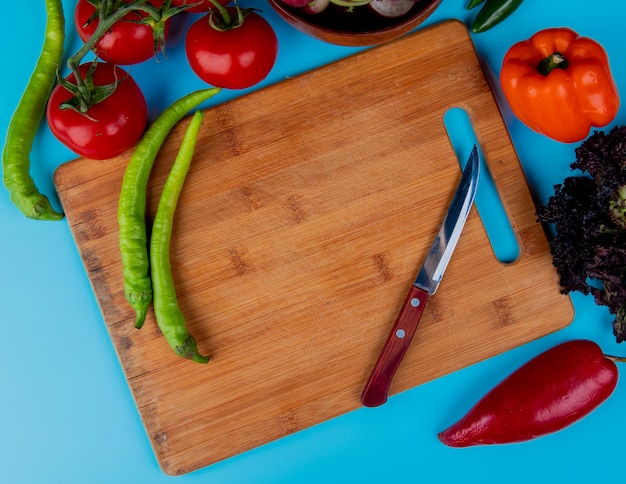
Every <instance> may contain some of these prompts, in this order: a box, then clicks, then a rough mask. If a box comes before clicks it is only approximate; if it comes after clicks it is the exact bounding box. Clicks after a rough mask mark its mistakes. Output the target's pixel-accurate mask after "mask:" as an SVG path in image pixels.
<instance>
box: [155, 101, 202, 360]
mask: <svg viewBox="0 0 626 484" xmlns="http://www.w3.org/2000/svg"><path fill="white" fill-rule="evenodd" d="M203 117H204V114H203V113H202V111H196V112H195V114H194V115H193V117H192V118H191V121H190V123H189V126H188V127H187V131H186V132H185V136H184V138H183V141H182V143H181V146H180V150H179V152H178V155H177V156H176V159H175V161H174V164H173V165H172V169H171V171H170V174H169V175H168V177H167V180H166V181H165V185H164V187H163V192H162V193H161V198H160V199H159V206H158V208H157V212H156V215H155V216H154V222H153V224H152V234H151V236H150V264H151V266H152V271H151V272H152V284H153V289H154V314H155V316H156V320H157V323H158V325H159V328H160V329H161V332H162V333H163V336H165V339H166V340H167V342H168V343H169V345H170V346H171V347H172V349H173V350H174V352H175V353H176V354H177V355H178V356H181V357H183V358H188V359H190V360H193V361H195V362H197V363H207V362H208V361H209V358H208V357H207V356H203V355H201V354H200V352H199V351H198V346H197V344H196V340H195V339H194V337H193V336H192V335H191V334H189V331H188V330H187V324H186V322H185V317H184V316H183V313H182V311H181V309H180V306H179V305H178V300H177V298H176V290H175V288H174V279H173V277H172V268H171V263H170V243H171V239H172V228H173V224H174V212H175V211H176V205H177V203H178V197H179V195H180V192H181V190H182V187H183V183H184V181H185V177H186V176H187V172H188V171H189V165H190V164H191V159H192V157H193V154H194V150H195V147H196V141H197V138H198V132H199V131H200V125H201V124H202V119H203Z"/></svg>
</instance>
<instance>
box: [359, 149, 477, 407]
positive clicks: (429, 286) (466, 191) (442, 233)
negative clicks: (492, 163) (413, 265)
mask: <svg viewBox="0 0 626 484" xmlns="http://www.w3.org/2000/svg"><path fill="white" fill-rule="evenodd" d="M479 173H480V161H479V157H478V149H477V148H476V145H474V148H473V149H472V153H471V154H470V157H469V160H468V162H467V165H466V167H465V170H464V171H463V176H462V177H461V181H460V182H459V186H458V188H457V189H456V192H455V194H454V198H453V199H452V203H451V204H450V208H448V213H447V214H446V216H445V218H444V220H443V223H442V225H441V228H440V229H439V232H438V233H437V237H436V238H435V240H434V242H433V244H432V246H431V247H430V250H429V251H428V254H427V255H426V259H425V260H424V264H423V265H422V268H421V270H420V271H419V274H418V275H417V278H416V279H415V282H414V283H413V285H412V286H411V290H410V291H409V294H408V295H407V297H406V300H405V301H404V304H403V305H402V309H401V310H400V313H399V314H398V316H397V318H396V321H395V323H394V325H393V327H392V328H391V331H390V333H389V336H388V337H387V341H386V342H385V345H384V346H383V349H382V351H381V353H380V355H379V357H378V360H377V361H376V364H375V365H374V368H373V370H372V372H371V374H370V377H369V379H368V381H367V384H366V385H365V388H364V390H363V393H362V394H361V403H363V405H365V406H366V407H377V406H379V405H382V404H383V403H385V402H386V401H387V392H388V391H389V385H390V384H391V379H392V378H393V375H394V374H395V372H396V370H397V369H398V367H399V366H400V362H401V361H402V358H403V357H404V354H405V353H406V350H407V348H408V347H409V344H410V343H411V339H412V338H413V334H414V333H415V330H416V328H417V325H418V324H419V322H420V318H421V317H422V314H423V313H424V307H425V306H426V302H427V301H428V298H429V297H430V296H432V295H433V294H435V291H436V290H437V287H439V283H440V282H441V278H442V276H443V273H444V271H445V270H446V267H447V266H448V262H450V257H451V256H452V252H453V251H454V248H455V247H456V243H457V242H458V240H459V237H460V235H461V231H462V230H463V226H464V225H465V221H466V220H467V216H468V215H469V212H470V209H471V208H472V203H473V202H474V196H475V195H476V188H477V186H478V175H479Z"/></svg>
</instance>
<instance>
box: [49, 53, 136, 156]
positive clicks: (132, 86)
mask: <svg viewBox="0 0 626 484" xmlns="http://www.w3.org/2000/svg"><path fill="white" fill-rule="evenodd" d="M89 66H90V64H83V65H81V66H80V67H79V72H80V74H81V76H83V77H84V76H85V75H86V73H87V71H88V70H89ZM66 79H67V80H68V81H70V82H72V83H75V82H76V77H75V76H74V74H73V73H72V74H70V75H69V76H68V77H67V78H66ZM116 79H117V80H119V84H118V86H117V88H116V89H115V91H114V92H113V94H111V95H110V96H109V97H107V98H106V99H105V100H103V101H101V102H99V103H97V104H94V105H93V106H91V108H89V110H88V111H87V116H86V115H84V114H81V113H79V112H77V111H74V110H72V109H61V108H60V105H61V103H64V102H66V101H68V100H69V99H71V98H72V93H70V91H68V90H67V89H65V88H64V87H63V86H61V85H60V84H57V86H56V87H55V88H54V89H53V90H52V94H51V95H50V99H49V100H48V107H47V110H46V117H47V119H48V125H49V126H50V130H51V131H52V134H54V136H56V137H57V138H58V139H59V140H60V141H61V142H62V143H63V144H64V145H66V146H67V147H68V148H70V149H71V150H72V151H74V152H75V153H77V154H78V155H80V156H84V157H86V158H92V159H95V160H104V159H107V158H112V157H114V156H117V155H119V154H121V153H123V152H124V151H126V150H127V149H129V148H130V147H131V146H132V145H133V144H135V142H137V141H138V140H139V138H140V137H141V135H142V134H143V131H144V129H145V127H146V123H147V118H148V107H147V105H146V100H145V98H144V96H143V93H142V92H141V90H140V89H139V86H138V85H137V83H136V82H135V80H134V79H133V78H132V77H130V75H128V73H127V72H126V71H124V69H122V68H121V67H117V66H114V65H113V64H107V63H104V62H101V63H99V64H98V65H97V66H96V69H95V72H94V76H93V81H94V84H95V85H96V86H103V85H106V84H110V83H113V82H115V80H116Z"/></svg>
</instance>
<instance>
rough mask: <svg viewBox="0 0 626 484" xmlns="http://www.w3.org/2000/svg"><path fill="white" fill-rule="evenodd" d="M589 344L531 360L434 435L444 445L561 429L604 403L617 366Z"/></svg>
mask: <svg viewBox="0 0 626 484" xmlns="http://www.w3.org/2000/svg"><path fill="white" fill-rule="evenodd" d="M609 358H611V357H607V356H605V355H604V354H603V353H602V350H601V349H600V347H599V346H598V345H597V344H595V343H594V342H592V341H587V340H573V341H568V342H566V343H562V344H560V345H558V346H555V347H554V348H552V349H550V350H548V351H546V352H544V353H542V354H540V355H539V356H536V357H535V358H533V359H532V360H530V361H529V362H528V363H526V364H525V365H523V366H522V367H520V368H519V369H518V370H516V371H515V372H513V373H512V374H511V375H510V376H509V377H508V378H506V379H505V380H503V381H502V382H501V383H500V384H498V385H497V386H496V387H494V388H493V389H492V390H491V391H490V392H489V393H487V394H486V395H485V396H484V397H483V398H482V399H481V400H480V401H479V402H478V403H477V404H476V405H475V406H474V407H473V408H472V409H471V410H470V411H469V412H468V413H467V414H466V415H465V416H464V417H463V418H462V419H461V420H459V421H458V422H456V423H455V424H453V425H452V426H450V427H449V428H447V429H446V430H444V431H443V432H441V433H439V440H441V442H443V443H444V444H446V445H448V446H450V447H468V446H472V445H486V444H504V443H513V442H523V441H527V440H530V439H533V438H535V437H539V436H542V435H546V434H549V433H552V432H556V431H558V430H561V429H562V428H564V427H566V426H568V425H570V424H572V423H574V422H575V421H577V420H579V419H581V418H582V417H584V416H585V415H587V414H588V413H590V412H591V411H592V410H594V409H595V408H596V407H598V406H599V405H600V404H601V403H602V402H604V401H605V400H606V399H607V398H608V397H609V396H610V395H611V394H612V393H613V390H614V389H615V386H616V385H617V377H618V372H617V366H616V364H615V363H614V361H613V360H612V359H609Z"/></svg>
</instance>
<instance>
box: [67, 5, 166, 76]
mask: <svg viewBox="0 0 626 484" xmlns="http://www.w3.org/2000/svg"><path fill="white" fill-rule="evenodd" d="M124 1H125V2H126V3H129V2H130V1H131V0H124ZM163 1H164V0H151V3H152V5H154V6H155V7H160V6H161V4H162V3H163ZM94 13H96V7H95V6H93V5H92V4H91V3H89V0H78V3H77V4H76V10H75V11H74V24H75V25H76V30H77V31H78V35H79V36H80V38H81V39H82V41H83V42H86V41H87V40H88V39H89V38H90V37H91V36H92V35H93V34H94V32H95V31H96V29H97V28H98V16H97V15H96V17H95V19H93V20H92V21H91V22H89V19H90V18H91V16H92V15H93V14H94ZM147 15H148V14H146V13H143V12H131V13H129V14H127V15H126V16H124V17H123V18H122V20H118V21H117V22H116V23H115V24H113V26H112V27H111V29H110V30H109V31H107V32H106V33H105V34H104V35H103V36H102V38H101V39H100V40H99V41H98V43H97V45H96V54H97V55H98V57H100V59H102V60H104V61H106V62H110V63H111V64H120V65H131V64H139V63H140V62H144V61H146V60H148V59H150V58H151V57H154V55H155V52H154V31H153V29H152V27H150V26H149V25H145V24H140V23H137V22H136V20H138V19H140V18H142V17H146V16H147ZM169 29H170V21H169V20H167V21H166V23H165V26H164V32H163V33H164V36H165V38H167V36H168V35H169Z"/></svg>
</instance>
